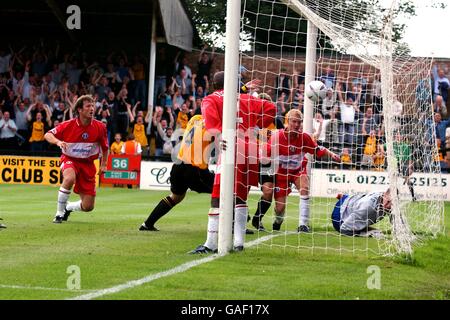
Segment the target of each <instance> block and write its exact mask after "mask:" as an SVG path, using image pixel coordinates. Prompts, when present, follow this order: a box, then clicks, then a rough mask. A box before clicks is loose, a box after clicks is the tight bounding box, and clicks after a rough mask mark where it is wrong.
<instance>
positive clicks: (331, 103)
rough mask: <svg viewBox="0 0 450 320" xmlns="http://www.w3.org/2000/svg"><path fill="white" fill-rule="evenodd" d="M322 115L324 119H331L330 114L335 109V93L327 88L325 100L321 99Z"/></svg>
mask: <svg viewBox="0 0 450 320" xmlns="http://www.w3.org/2000/svg"><path fill="white" fill-rule="evenodd" d="M321 103H322V115H323V117H324V119H326V120H328V119H330V118H331V113H332V112H333V109H335V107H336V91H334V90H333V89H331V88H329V89H328V90H327V94H326V96H325V98H323V99H322V101H321Z"/></svg>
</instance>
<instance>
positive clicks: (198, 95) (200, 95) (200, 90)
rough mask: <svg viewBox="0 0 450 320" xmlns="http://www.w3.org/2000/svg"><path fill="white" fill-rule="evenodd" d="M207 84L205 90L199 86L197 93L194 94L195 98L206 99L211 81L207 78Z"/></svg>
mask: <svg viewBox="0 0 450 320" xmlns="http://www.w3.org/2000/svg"><path fill="white" fill-rule="evenodd" d="M205 83H206V87H205V88H203V87H202V86H201V85H198V86H197V88H196V90H195V93H194V96H195V98H196V99H203V98H204V97H206V96H207V95H208V91H209V81H208V79H207V78H206V79H205Z"/></svg>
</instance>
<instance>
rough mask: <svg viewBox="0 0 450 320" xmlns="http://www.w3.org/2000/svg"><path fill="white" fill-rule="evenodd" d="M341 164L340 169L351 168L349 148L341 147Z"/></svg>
mask: <svg viewBox="0 0 450 320" xmlns="http://www.w3.org/2000/svg"><path fill="white" fill-rule="evenodd" d="M341 165H342V169H346V170H348V169H351V168H352V155H351V154H350V150H349V148H343V149H342V153H341Z"/></svg>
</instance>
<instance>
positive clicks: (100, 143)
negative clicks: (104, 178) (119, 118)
mask: <svg viewBox="0 0 450 320" xmlns="http://www.w3.org/2000/svg"><path fill="white" fill-rule="evenodd" d="M75 111H76V112H77V113H78V117H76V118H74V119H72V120H68V121H65V122H63V123H61V124H60V125H58V126H57V127H56V128H53V129H52V130H50V131H48V132H47V133H46V134H45V139H46V140H47V141H48V142H49V143H52V144H56V145H57V146H58V147H60V148H61V150H62V155H61V171H62V174H63V182H62V185H61V187H60V188H59V192H58V204H57V209H56V216H55V219H54V220H53V222H54V223H62V221H66V220H67V218H68V217H69V215H70V213H71V212H72V211H85V212H88V211H92V210H93V209H94V202H95V175H96V168H95V165H94V160H95V159H98V157H99V154H100V153H101V164H100V170H99V172H98V174H101V173H102V172H103V171H105V170H106V162H107V160H108V138H107V131H106V126H105V125H104V124H103V123H102V122H100V121H98V120H95V119H94V111H95V106H94V99H93V98H92V96H90V95H85V96H81V97H79V98H78V100H77V101H76V103H75ZM73 185H75V188H74V192H75V193H78V194H79V195H80V200H79V201H76V202H69V203H67V201H68V200H69V196H70V193H71V190H72V187H73Z"/></svg>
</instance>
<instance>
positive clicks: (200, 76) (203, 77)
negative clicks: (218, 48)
mask: <svg viewBox="0 0 450 320" xmlns="http://www.w3.org/2000/svg"><path fill="white" fill-rule="evenodd" d="M207 48H208V46H207V45H206V44H205V45H204V46H203V48H202V51H200V54H199V56H198V71H197V85H198V86H201V87H203V88H207V83H208V82H209V79H210V75H211V66H212V64H213V63H214V58H215V55H214V51H215V48H214V46H213V47H212V51H211V57H210V56H209V55H208V53H206V52H205V50H206V49H207ZM208 85H209V84H208ZM206 91H208V90H206ZM202 98H203V97H202Z"/></svg>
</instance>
